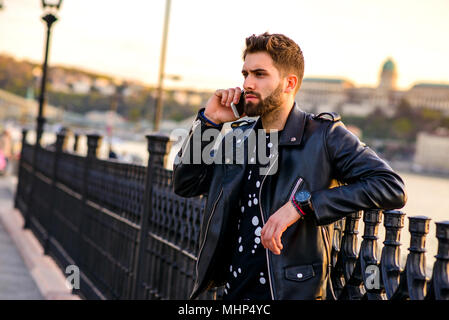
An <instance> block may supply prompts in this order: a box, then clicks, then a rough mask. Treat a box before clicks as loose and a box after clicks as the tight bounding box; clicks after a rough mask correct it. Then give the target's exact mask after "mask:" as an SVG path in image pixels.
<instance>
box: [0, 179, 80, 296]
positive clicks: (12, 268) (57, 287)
mask: <svg viewBox="0 0 449 320" xmlns="http://www.w3.org/2000/svg"><path fill="white" fill-rule="evenodd" d="M16 184H17V178H16V177H13V176H0V300H43V299H45V300H73V299H79V297H78V296H76V295H72V294H71V290H69V289H68V288H67V287H66V286H65V277H64V274H63V273H62V271H61V270H60V269H59V268H58V266H57V265H56V264H55V262H54V261H53V260H52V259H51V258H50V257H48V256H46V255H44V254H43V249H42V246H40V244H39V242H38V241H37V239H36V238H35V237H34V235H33V234H32V232H31V231H30V230H25V229H23V218H22V216H21V214H20V212H19V211H17V210H15V209H14V208H13V206H14V203H13V202H14V194H15V189H16Z"/></svg>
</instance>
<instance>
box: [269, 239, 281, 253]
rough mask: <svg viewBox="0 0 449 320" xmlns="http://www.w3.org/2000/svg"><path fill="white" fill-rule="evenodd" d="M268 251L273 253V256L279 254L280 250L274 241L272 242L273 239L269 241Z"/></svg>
mask: <svg viewBox="0 0 449 320" xmlns="http://www.w3.org/2000/svg"><path fill="white" fill-rule="evenodd" d="M269 249H270V250H271V252H273V253H274V254H280V253H281V250H279V248H278V246H277V244H276V241H275V240H274V237H271V238H270V240H269Z"/></svg>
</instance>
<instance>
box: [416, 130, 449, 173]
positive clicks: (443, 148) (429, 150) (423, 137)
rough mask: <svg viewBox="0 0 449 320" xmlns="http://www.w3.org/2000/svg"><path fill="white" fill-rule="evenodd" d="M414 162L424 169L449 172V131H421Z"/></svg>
mask: <svg viewBox="0 0 449 320" xmlns="http://www.w3.org/2000/svg"><path fill="white" fill-rule="evenodd" d="M414 163H415V165H416V166H417V167H418V168H421V169H423V170H430V171H444V172H449V131H448V130H447V129H440V130H437V131H436V132H435V133H433V134H429V133H425V132H421V133H419V134H418V138H417V142H416V153H415V158H414Z"/></svg>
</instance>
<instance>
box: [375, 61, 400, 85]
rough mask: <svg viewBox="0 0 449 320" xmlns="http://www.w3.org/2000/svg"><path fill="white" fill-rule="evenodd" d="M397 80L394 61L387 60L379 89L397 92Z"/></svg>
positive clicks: (381, 72) (382, 70) (382, 69)
mask: <svg viewBox="0 0 449 320" xmlns="http://www.w3.org/2000/svg"><path fill="white" fill-rule="evenodd" d="M396 80H397V69H396V64H395V63H394V62H393V59H391V58H387V60H385V62H384V63H383V65H382V68H381V71H380V77H379V86H378V88H379V89H382V90H395V89H396Z"/></svg>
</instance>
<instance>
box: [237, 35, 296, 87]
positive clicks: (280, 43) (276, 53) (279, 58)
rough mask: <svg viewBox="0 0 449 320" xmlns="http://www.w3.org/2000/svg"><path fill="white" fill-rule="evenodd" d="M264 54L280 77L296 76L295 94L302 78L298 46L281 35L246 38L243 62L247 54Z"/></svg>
mask: <svg viewBox="0 0 449 320" xmlns="http://www.w3.org/2000/svg"><path fill="white" fill-rule="evenodd" d="M256 52H266V53H268V54H269V55H270V57H271V59H273V62H274V65H275V67H276V68H277V69H278V70H279V72H280V73H281V74H282V75H286V74H288V73H294V74H296V75H297V76H298V86H297V88H296V90H295V93H296V92H298V90H299V88H300V87H301V83H302V78H303V76H304V56H303V54H302V51H301V48H300V47H299V45H298V44H297V43H296V42H295V41H293V40H292V39H290V38H289V37H287V36H285V35H283V34H278V33H276V34H269V33H268V32H265V33H263V34H261V35H258V36H256V35H255V34H253V35H252V36H250V37H248V38H246V48H245V51H243V60H245V58H246V55H247V54H248V53H256Z"/></svg>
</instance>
